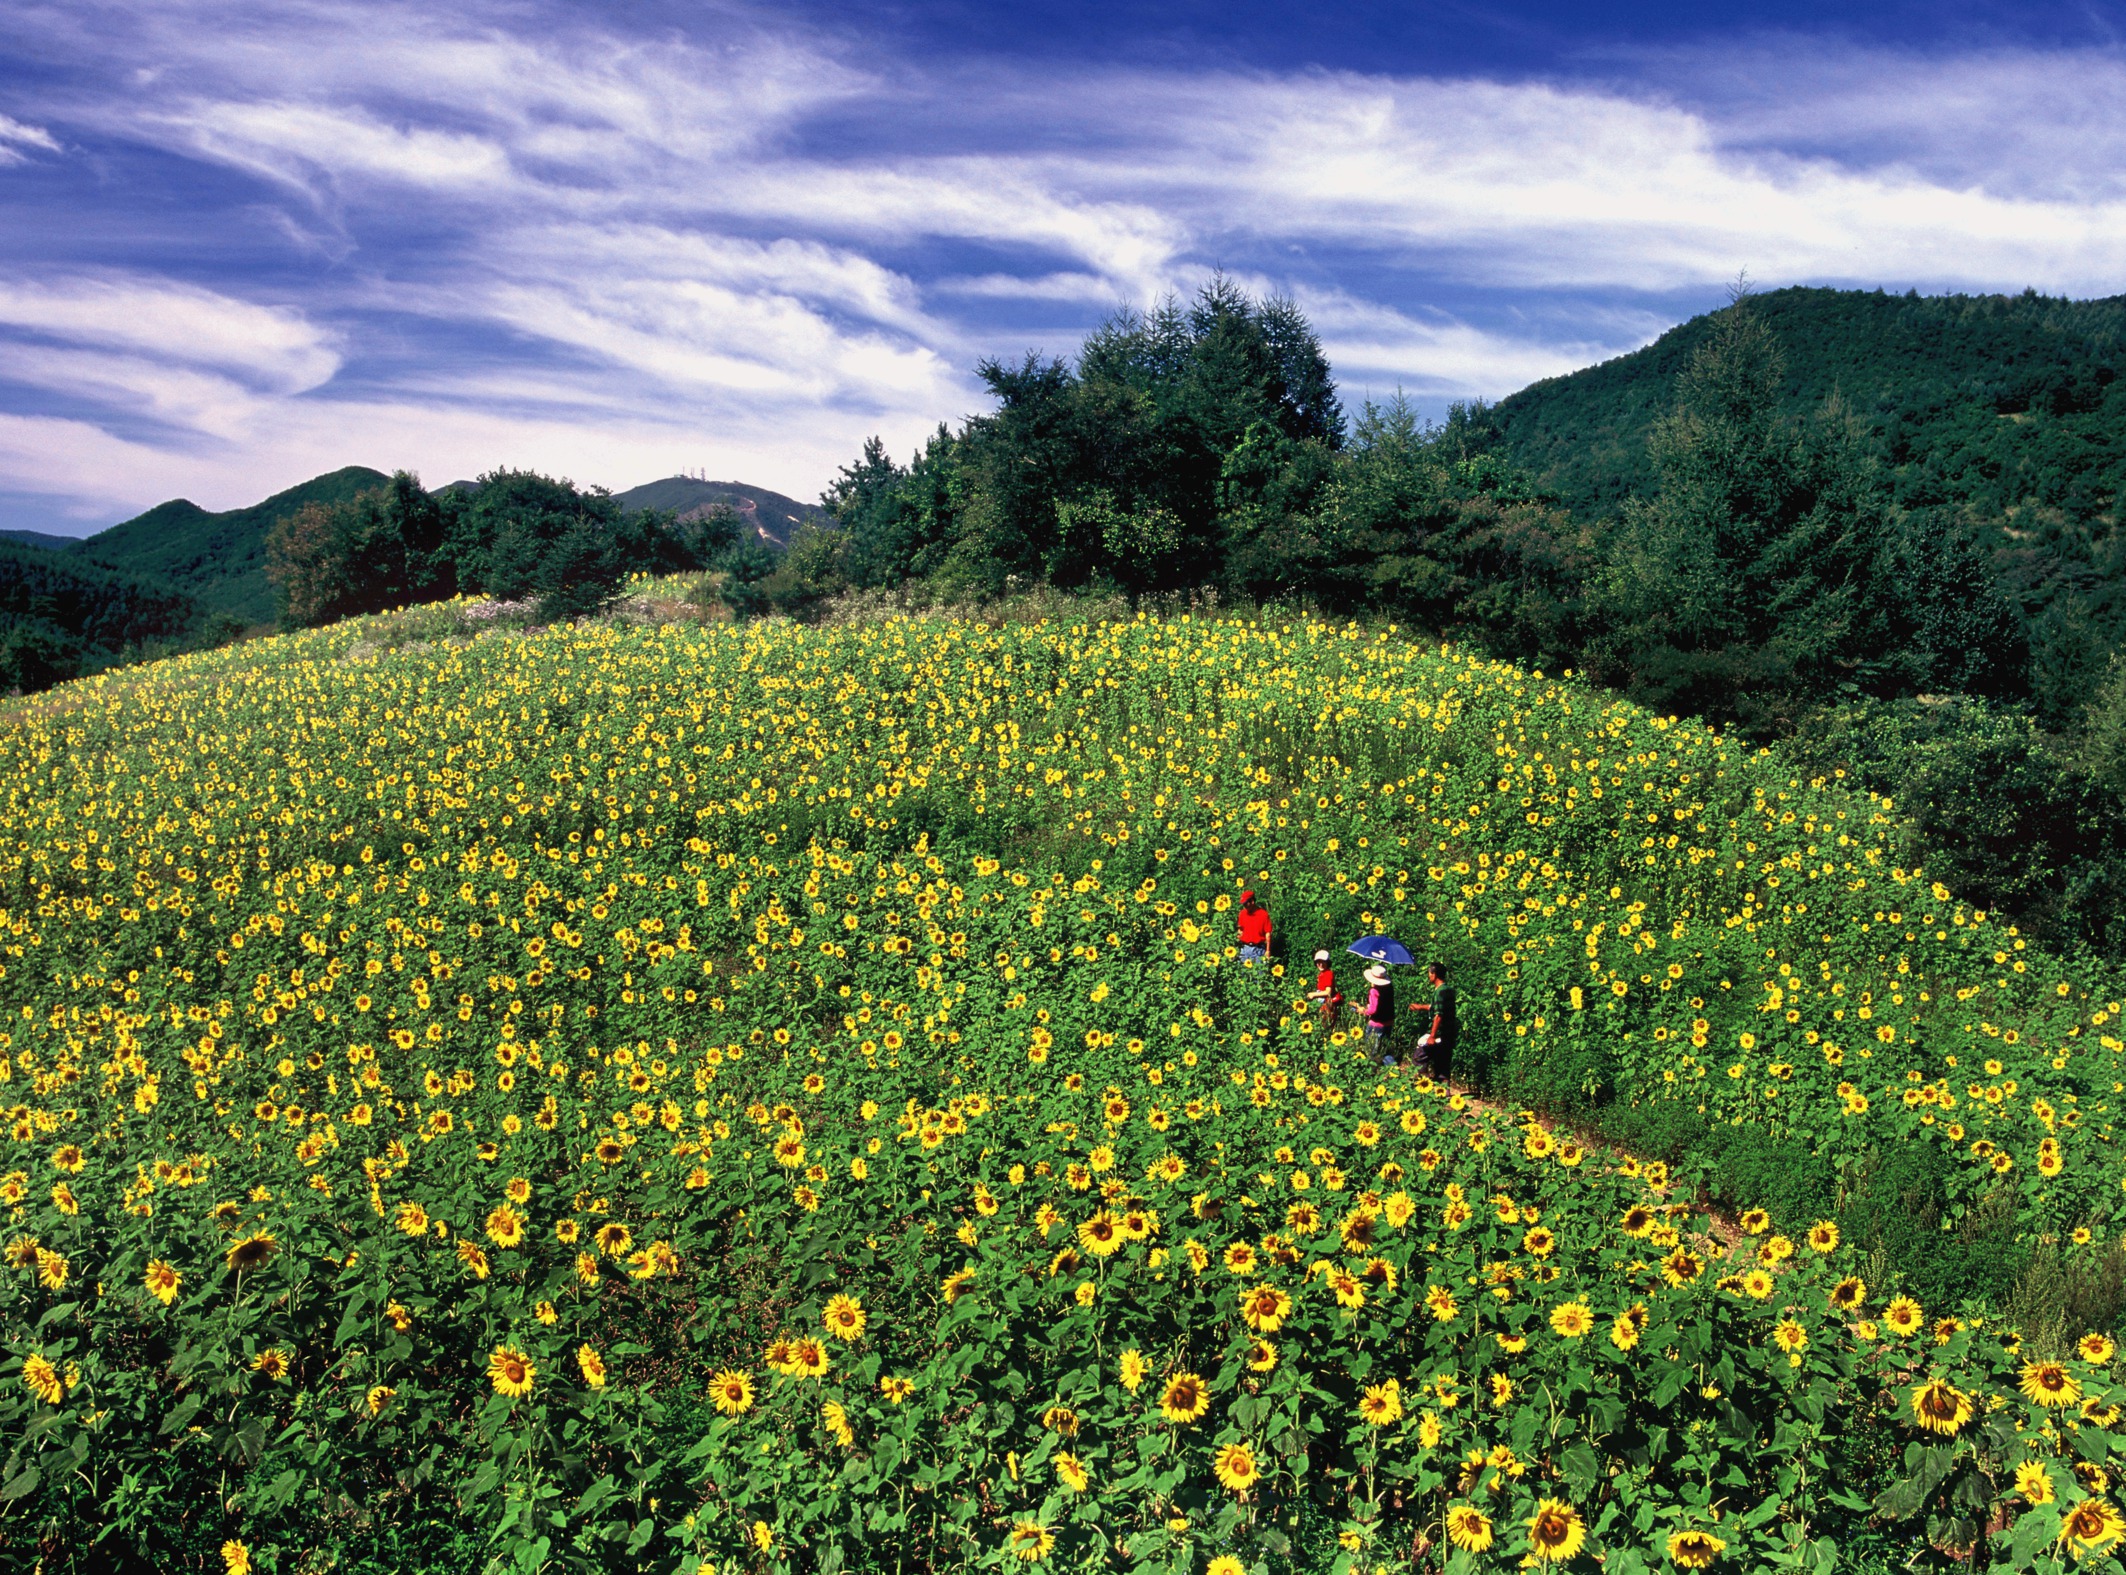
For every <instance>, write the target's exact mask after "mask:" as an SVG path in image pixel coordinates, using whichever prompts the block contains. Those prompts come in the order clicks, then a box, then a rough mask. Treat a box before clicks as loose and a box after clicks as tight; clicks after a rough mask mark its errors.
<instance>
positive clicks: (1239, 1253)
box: [1225, 1241, 1255, 1274]
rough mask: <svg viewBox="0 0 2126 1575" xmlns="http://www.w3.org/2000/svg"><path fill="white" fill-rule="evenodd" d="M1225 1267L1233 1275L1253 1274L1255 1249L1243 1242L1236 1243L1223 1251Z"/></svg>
mask: <svg viewBox="0 0 2126 1575" xmlns="http://www.w3.org/2000/svg"><path fill="white" fill-rule="evenodd" d="M1225 1266H1226V1268H1227V1270H1228V1271H1230V1272H1231V1273H1234V1274H1253V1273H1254V1272H1255V1249H1254V1247H1253V1246H1251V1245H1250V1244H1248V1243H1247V1242H1244V1241H1236V1242H1234V1243H1233V1244H1232V1246H1230V1247H1228V1248H1226V1249H1225Z"/></svg>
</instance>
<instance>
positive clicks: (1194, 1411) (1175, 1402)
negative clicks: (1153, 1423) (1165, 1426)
mask: <svg viewBox="0 0 2126 1575" xmlns="http://www.w3.org/2000/svg"><path fill="white" fill-rule="evenodd" d="M1210 1408H1211V1388H1210V1385H1208V1384H1206V1383H1205V1382H1204V1381H1203V1380H1202V1379H1201V1378H1199V1377H1197V1376H1196V1375H1195V1374H1194V1373H1176V1374H1174V1376H1173V1377H1172V1378H1169V1379H1168V1380H1167V1381H1166V1391H1165V1393H1163V1394H1162V1395H1161V1396H1160V1397H1159V1414H1160V1415H1161V1416H1163V1417H1165V1418H1166V1419H1167V1420H1168V1421H1169V1422H1178V1423H1192V1422H1195V1421H1197V1420H1198V1419H1200V1418H1201V1417H1202V1415H1203V1413H1204V1412H1206V1411H1208V1410H1209V1409H1210Z"/></svg>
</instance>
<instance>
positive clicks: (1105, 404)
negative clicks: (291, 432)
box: [269, 279, 2126, 955]
mask: <svg viewBox="0 0 2126 1575" xmlns="http://www.w3.org/2000/svg"><path fill="white" fill-rule="evenodd" d="M979 374H980V376H981V379H982V381H983V384H984V385H985V387H986V388H987V390H988V391H989V394H990V395H991V400H992V408H990V409H988V410H985V411H983V412H981V413H978V414H976V415H973V416H971V417H969V418H968V419H966V420H965V421H963V422H962V423H961V424H960V425H959V426H958V427H957V428H954V427H951V426H947V425H940V426H939V428H938V429H937V430H936V432H934V433H933V434H932V435H931V436H930V437H929V438H928V439H927V440H926V441H925V443H924V444H923V446H922V447H921V448H920V449H919V450H918V451H916V452H915V453H914V454H912V455H911V456H910V457H909V458H908V460H907V461H906V462H905V463H902V462H899V461H896V460H895V459H894V458H893V457H892V456H891V455H890V454H888V452H887V451H886V449H885V446H884V445H883V443H882V442H880V441H879V440H878V439H876V438H874V439H872V440H871V441H870V442H868V443H866V444H865V445H864V448H863V451H862V453H861V454H860V455H859V456H858V457H857V458H856V460H855V461H854V462H853V463H851V464H849V465H848V466H845V467H843V468H842V469H841V470H840V472H839V473H838V474H837V475H836V477H835V479H834V481H833V482H832V484H831V485H830V486H829V487H828V489H827V491H826V494H825V497H824V499H823V501H824V502H825V504H826V506H827V509H828V512H829V515H830V520H831V523H829V524H827V525H824V526H817V525H808V526H805V527H802V528H800V529H799V530H798V531H797V532H796V534H795V535H794V536H793V537H792V539H791V541H790V544H789V547H788V550H787V551H786V552H785V553H783V554H781V555H780V556H778V555H776V554H773V553H772V552H770V551H769V550H768V549H767V548H765V547H763V546H761V545H760V544H758V543H753V542H749V541H747V540H746V539H744V534H743V532H742V531H741V530H740V528H739V524H738V521H737V519H736V517H735V516H734V515H731V514H730V513H729V512H728V511H719V510H712V511H709V512H708V513H707V514H706V515H704V516H702V517H700V518H696V519H689V520H684V521H682V520H678V519H676V518H674V517H672V516H670V515H663V514H656V513H651V512H629V511H625V510H623V509H621V508H620V506H619V505H618V504H617V503H615V502H614V500H613V499H612V497H611V496H610V495H609V494H607V493H605V492H604V491H602V490H601V489H596V488H591V489H581V488H577V487H574V486H572V485H570V484H569V483H566V482H559V481H554V480H551V479H549V478H546V477H543V476H538V475H535V474H531V473H529V472H521V471H496V472H492V473H490V474H488V475H486V476H483V477H481V478H480V480H479V481H478V482H477V483H476V484H474V485H472V486H470V487H465V488H448V489H444V490H443V491H441V492H437V493H429V492H426V491H424V490H423V489H422V488H421V487H420V485H419V483H418V482H417V481H416V480H415V478H413V477H411V476H410V475H406V474H403V473H402V474H400V475H399V476H397V477H394V478H393V480H392V482H391V483H390V485H389V486H387V487H384V488H380V489H378V490H376V491H374V492H371V493H368V494H364V495H363V496H361V497H358V498H356V499H354V500H352V501H351V502H347V503H341V504H321V505H313V506H310V507H306V508H305V509H304V510H302V511H301V512H300V513H299V514H297V515H296V516H294V517H293V518H292V519H290V520H288V521H286V522H284V524H283V525H282V526H281V527H279V528H278V529H277V530H276V532H275V533H274V535H273V537H272V538H271V540H270V542H269V564H270V573H271V575H272V577H273V579H274V582H275V584H276V585H277V586H278V587H279V590H280V593H281V595H282V597H283V600H284V605H285V618H286V620H287V621H288V622H290V623H293V624H308V623H318V622H324V621H329V620H332V619H336V618H341V617H346V616H350V615H353V614H356V613H362V612H370V611H378V610H382V609H384V608H387V607H394V606H400V605H404V604H406V603H408V602H413V601H423V600H431V599H436V598H441V597H447V596H451V595H455V594H458V593H460V592H477V593H480V594H484V595H488V596H493V597H500V598H505V599H511V600H532V601H535V602H536V603H537V606H538V610H539V614H540V616H542V617H549V618H551V617H566V616H572V615H576V614H580V613H583V612H587V611H591V610H594V609H595V608H596V607H598V606H599V605H601V604H602V603H604V602H605V601H608V600H610V599H611V598H612V597H613V596H614V595H615V594H616V593H617V591H618V589H619V588H620V586H621V585H622V583H623V582H624V580H625V579H626V577H627V576H628V575H629V574H631V573H636V572H674V571H679V570H697V569H707V570H712V571H714V572H715V574H716V576H717V580H718V583H719V586H720V591H721V594H722V595H723V596H724V598H725V599H726V600H727V601H728V602H729V603H730V605H731V606H732V607H733V609H734V610H736V611H738V612H740V613H751V612H780V613H786V614H791V615H795V616H800V617H803V616H808V615H811V614H813V613H815V612H817V611H818V610H820V609H821V608H823V607H825V606H827V605H829V604H831V603H832V602H833V600H834V599H835V598H837V597H839V596H842V595H844V594H846V593H849V592H861V591H876V590H893V591H897V592H903V593H913V594H914V595H915V596H917V597H929V598H932V599H935V600H938V601H950V600H965V599H968V598H983V597H996V596H1005V595H1009V594H1011V593H1012V592H1014V591H1015V590H1020V589H1028V588H1032V587H1034V586H1037V585H1038V586H1047V587H1052V588H1056V589H1060V590H1064V591H1082V592H1087V593H1096V594H1102V595H1111V596H1123V597H1128V598H1132V599H1147V598H1149V599H1157V598H1160V597H1167V596H1177V595H1198V596H1200V595H1201V594H1203V593H1205V592H1207V591H1208V592H1214V593H1216V594H1217V595H1218V596H1219V597H1220V598H1222V599H1223V600H1225V601H1226V602H1228V603H1237V604H1243V605H1245V604H1256V605H1270V604H1277V605H1284V606H1296V607H1306V608H1311V609H1315V610H1318V611H1321V612H1324V613H1327V614H1331V615H1334V616H1358V617H1370V618H1379V619H1384V620H1392V621H1394V622H1396V623H1398V624H1399V625H1402V626H1404V627H1406V628H1411V629H1415V630H1420V631H1424V632H1426V633H1429V634H1436V635H1440V636H1451V637H1453V638H1456V639H1461V640H1466V641H1470V642H1472V643H1475V644H1478V645H1480V646H1482V647H1483V648H1485V649H1487V650H1489V651H1491V652H1493V653H1495V654H1498V655H1501V656H1505V657H1509V658H1512V659H1515V660H1518V661H1522V662H1525V663H1528V664H1530V665H1534V666H1540V667H1545V668H1549V669H1556V668H1564V667H1571V668H1575V669H1578V670H1580V671H1583V672H1585V673H1586V674H1588V675H1589V676H1590V677H1592V678H1593V679H1595V680H1596V681H1598V682H1601V683H1603V684H1605V685H1608V686H1611V687H1613V688H1615V689H1617V690H1619V691H1620V692H1622V693H1624V694H1625V695H1627V696H1629V697H1630V698H1632V699H1634V700H1636V701H1638V702H1640V703H1642V704H1645V705H1648V706H1651V707H1653V708H1655V709H1657V710H1660V711H1665V712H1675V713H1679V714H1681V713H1688V714H1695V715H1698V716H1703V717H1706V718H1709V719H1712V720H1714V721H1718V722H1722V723H1726V724H1728V725H1731V726H1733V727H1735V728H1737V729H1739V730H1741V731H1742V732H1744V733H1746V734H1747V735H1748V736H1749V737H1751V738H1752V739H1754V740H1757V741H1761V742H1765V743H1768V744H1775V745H1776V746H1777V747H1778V748H1780V749H1782V750H1785V751H1787V752H1788V753H1789V754H1790V755H1791V756H1792V757H1793V758H1794V759H1795V761H1796V763H1797V765H1799V766H1802V767H1805V768H1807V769H1809V770H1811V771H1816V770H1823V771H1831V770H1837V769H1844V770H1846V771H1848V772H1849V773H1851V774H1852V775H1853V776H1854V777H1855V778H1856V779H1857V780H1858V781H1859V782H1861V783H1862V784H1864V785H1866V786H1869V787H1873V788H1876V789H1878V790H1880V791H1883V792H1886V793H1889V794H1890V795H1892V796H1893V798H1894V799H1895V800H1897V801H1898V802H1899V804H1900V805H1901V807H1902V809H1903V811H1904V812H1905V814H1906V816H1907V817H1908V821H1909V824H1910V826H1911V827H1912V835H1913V839H1914V847H1913V858H1914V861H1915V862H1924V863H1925V865H1926V866H1927V868H1928V869H1929V870H1930V871H1932V872H1933V873H1934V874H1935V875H1936V876H1937V877H1938V878H1940V879H1944V880H1947V881H1949V882H1950V884H1952V885H1954V886H1955V887H1957V889H1958V890H1959V891H1960V892H1962V893H1964V894H1966V895H1967V896H1968V897H1970V898H1971V899H1972V900H1975V901H1979V902H1982V903H1985V904H1987V905H1989V906H1994V907H2001V908H2005V909H2007V910H2008V911H2012V912H2015V913H2017V914H2019V915H2021V916H2022V917H2023V918H2024V919H2025V920H2026V921H2027V922H2028V923H2029V925H2030V926H2031V927H2032V929H2033V930H2034V931H2036V932H2037V933H2039V934H2041V935H2043V936H2044V937H2045V938H2046V939H2048V940H2051V941H2053V942H2055V943H2057V944H2074V943H2077V942H2086V943H2088V944H2090V945H2093V946H2096V947H2099V948H2101V949H2103V950H2105V951H2107V952H2110V953H2112V954H2114V955H2120V954H2126V873H2121V872H2126V668H2121V667H2120V666H2119V665H2118V664H2117V662H2116V661H2114V664H2113V666H2112V668H2111V669H2110V670H2109V673H2108V675H2107V676H2105V677H2104V678H2103V681H2102V683H2101V684H2099V685H2096V686H2093V692H2092V694H2091V695H2090V696H2089V698H2088V700H2087V701H2086V703H2084V704H2082V705H2081V706H2079V707H2077V708H2075V709H2073V710H2072V711H2071V712H2069V713H2068V714H2066V715H2065V716H2064V717H2062V716H2061V715H2060V714H2059V711H2058V707H2057V706H2056V705H2053V706H2051V707H2050V708H2049V709H2048V708H2047V707H2044V706H2040V705H2039V704H2037V703H2036V701H2035V700H2034V698H2033V681H2032V680H2033V665H2034V664H2033V658H2032V649H2031V640H2030V631H2029V629H2028V627H2027V626H2026V620H2025V618H2024V615H2023V613H2022V611H2021V609H2020V608H2019V607H2018V605H2017V604H2016V601H2015V600H2014V598H2013V597H2012V596H2010V595H2009V594H2007V592H2006V591H2004V589H2003V588H2002V586H2001V585H2000V583H1999V580H1998V576H1997V574H1996V572H1995V569H1994V566H1993V563H1992V561H1991V559H1990V558H1989V555H1988V553H1987V551H1986V550H1985V547H1984V545H1983V544H1982V543H1981V542H1980V541H1979V540H1978V539H1977V538H1976V536H1975V535H1974V533H1973V532H1972V531H1971V530H1969V529H1968V528H1966V527H1964V526H1962V525H1960V524H1958V523H1957V522H1956V521H1955V520H1954V519H1953V518H1951V517H1946V516H1944V515H1943V514H1942V513H1941V512H1940V511H1937V510H1928V509H1918V508H1910V507H1906V506H1904V505H1903V504H1902V503H1900V501H1899V499H1898V496H1897V489H1896V488H1895V487H1894V486H1893V485H1892V484H1891V477H1890V473H1889V470H1888V468H1887V467H1886V465H1885V462H1884V456H1883V455H1882V453H1881V451H1880V446H1879V444H1878V443H1875V442H1873V441H1871V439H1870V436H1869V434H1868V433H1867V432H1866V431H1864V429H1863V428H1862V425H1861V424H1860V423H1859V422H1858V421H1857V420H1856V419H1855V418H1854V416H1853V414H1852V412H1851V411H1850V410H1849V409H1847V408H1846V407H1845V406H1844V405H1843V403H1842V402H1841V401H1840V400H1839V399H1837V398H1835V397H1833V398H1831V399H1829V400H1827V401H1825V402H1823V403H1822V404H1820V405H1819V406H1818V407H1816V408H1814V409H1810V410H1806V411H1800V412H1797V411H1795V410H1794V409H1792V408H1791V400H1790V399H1788V398H1787V396H1786V394H1785V393H1784V392H1783V385H1784V381H1785V352H1784V349H1783V347H1782V345H1781V343H1780V339H1779V336H1778V335H1777V334H1776V333H1775V332H1774V331H1773V329H1772V328H1771V326H1770V325H1769V324H1768V322H1767V321H1766V317H1765V314H1763V313H1762V312H1760V311H1759V310H1758V309H1757V308H1756V305H1755V303H1754V301H1753V300H1752V299H1750V298H1748V297H1746V296H1745V297H1742V298H1740V299H1738V300H1737V301H1736V302H1734V303H1733V304H1732V305H1730V306H1729V307H1728V308H1726V309H1725V310H1723V311H1721V312H1718V313H1716V314H1714V315H1713V317H1712V318H1711V320H1710V321H1709V322H1708V323H1707V324H1706V325H1705V330H1704V332H1703V333H1702V335H1701V336H1700V337H1699V340H1698V343H1697V344H1696V347H1695V349H1694V350H1693V351H1692V353H1691V354H1690V355H1689V357H1688V359H1687V361H1686V362H1685V363H1684V364H1683V365H1682V367H1681V368H1680V370H1679V372H1678V373H1677V375H1676V377H1675V382H1674V389H1673V395H1672V399H1671V401H1670V404H1669V408H1668V409H1667V411H1666V413H1665V414H1663V415H1662V416H1661V417H1660V418H1659V419H1658V420H1657V421H1655V422H1653V423H1652V424H1651V426H1650V427H1649V428H1648V429H1647V435H1646V437H1645V440H1644V441H1645V447H1646V456H1645V468H1646V475H1647V477H1648V478H1649V479H1648V482H1647V484H1646V485H1645V486H1644V487H1643V488H1641V489H1639V490H1638V491H1637V492H1636V493H1634V494H1633V495H1631V496H1628V497H1625V498H1624V499H1622V500H1621V502H1619V503H1616V504H1614V505H1611V506H1607V507H1604V508H1602V509H1599V510H1595V509H1590V508H1586V507H1581V508H1570V507H1567V506H1566V504H1565V503H1564V502H1563V501H1561V500H1560V499H1559V498H1558V497H1556V496H1555V495H1551V494H1549V493H1546V492H1545V491H1544V490H1543V489H1541V488H1540V487H1539V486H1537V485H1536V484H1534V483H1533V482H1532V481H1531V480H1530V478H1529V477H1528V476H1527V474H1525V473H1524V472H1523V471H1522V470H1520V469H1519V468H1517V467H1516V466H1515V464H1514V463H1513V462H1512V460H1511V457H1510V454H1511V450H1510V448H1509V446H1508V444H1507V443H1506V441H1505V439H1504V435H1503V434H1502V431H1501V426H1500V422H1499V420H1498V418H1497V416H1496V414H1495V412H1494V411H1492V410H1491V409H1490V408H1488V407H1486V406H1485V405H1483V404H1481V403H1469V404H1460V405H1456V406H1454V407H1452V408H1451V409H1450V410H1449V412H1448V413H1447V416H1446V418H1445V419H1444V420H1443V421H1440V422H1436V423H1434V422H1427V421H1425V420H1422V419H1420V418H1419V416H1418V415H1417V413H1416V412H1415V410H1414V409H1413V408H1412V406H1411V405H1410V404H1409V402H1408V401H1406V400H1404V399H1402V398H1401V397H1399V396H1398V397H1395V398H1391V399H1388V400H1386V401H1383V402H1379V403H1374V402H1367V403H1365V404H1363V405H1362V406H1361V407H1360V408H1359V409H1358V410H1357V411H1356V412H1346V411H1345V409H1344V408H1343V406H1342V405H1341V403H1340V401H1339V399H1338V396H1337V393H1336V389H1335V385H1334V381H1333V377H1332V374H1331V370H1330V367H1329V363H1328V360H1327V357H1326V355H1325V353H1324V352H1323V350H1322V347H1321V344H1320V341H1319V339H1318V338H1317V336H1316V335H1315V333H1314V331H1313V329H1312V327H1311V325H1310V324H1309V323H1308V322H1307V320H1306V318H1305V317H1304V316H1303V314H1302V313H1301V312H1300V311H1299V310H1298V308H1297V307H1296V306H1295V305H1294V304H1293V303H1292V302H1290V301H1288V300H1283V299H1279V298H1274V297H1273V298H1269V299H1261V300H1258V299H1254V298H1251V297H1250V296H1248V295H1247V294H1246V293H1245V292H1243V291H1242V290H1240V289H1239V288H1238V287H1237V286H1235V285H1233V284H1232V283H1231V282H1230V281H1227V280H1224V279H1218V280H1214V281H1213V282H1212V283H1211V284H1210V285H1208V286H1207V287H1206V288H1205V289H1203V290H1202V291H1201V292H1200V293H1199V294H1198V295H1197V296H1196V298H1195V299H1194V300H1193V301H1190V302H1188V303H1185V304H1184V303H1180V302H1176V301H1171V300H1170V301H1167V302H1165V303H1163V304H1161V305H1159V306H1158V307H1156V308H1155V309H1153V310H1151V311H1149V312H1141V313H1139V312H1125V313H1122V314H1119V315H1118V316H1116V317H1115V318H1113V319H1112V320H1110V321H1109V322H1107V323H1105V324H1103V325H1102V326H1101V327H1100V328H1099V329H1098V330H1097V331H1095V332H1094V333H1093V334H1092V335H1091V336H1090V337H1088V338H1087V339H1086V340H1085V341H1084V343H1083V344H1082V345H1081V346H1080V348H1079V350H1078V353H1077V354H1076V355H1075V356H1074V357H1072V358H1070V359H1068V360H1065V359H1062V358H1056V357H1042V356H1036V355H1028V356H1026V357H1024V358H1022V359H1019V360H1016V361H1009V362H1007V361H996V360H992V361H988V362H985V363H983V364H982V365H981V367H980V368H979Z"/></svg>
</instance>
